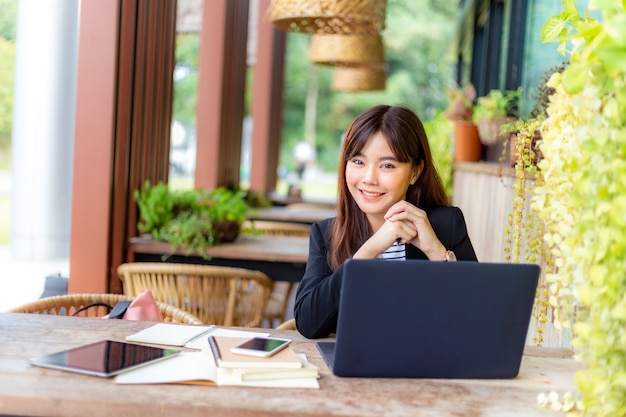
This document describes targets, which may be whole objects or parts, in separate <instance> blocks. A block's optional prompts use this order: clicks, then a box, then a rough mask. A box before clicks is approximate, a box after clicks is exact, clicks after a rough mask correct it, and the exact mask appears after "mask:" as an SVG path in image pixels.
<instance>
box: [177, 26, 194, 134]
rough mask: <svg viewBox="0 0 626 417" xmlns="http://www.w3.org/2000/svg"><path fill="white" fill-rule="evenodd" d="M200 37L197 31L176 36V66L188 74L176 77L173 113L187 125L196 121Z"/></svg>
mask: <svg viewBox="0 0 626 417" xmlns="http://www.w3.org/2000/svg"><path fill="white" fill-rule="evenodd" d="M199 47H200V37H199V35H198V34H197V33H185V34H179V35H178V36H177V37H176V66H177V68H178V69H179V70H182V71H186V75H185V76H183V77H181V78H177V79H175V82H174V99H173V104H172V106H173V110H172V115H173V119H174V120H178V121H179V122H181V123H183V124H187V125H194V124H195V121H196V103H197V98H198V93H197V87H198V53H199Z"/></svg>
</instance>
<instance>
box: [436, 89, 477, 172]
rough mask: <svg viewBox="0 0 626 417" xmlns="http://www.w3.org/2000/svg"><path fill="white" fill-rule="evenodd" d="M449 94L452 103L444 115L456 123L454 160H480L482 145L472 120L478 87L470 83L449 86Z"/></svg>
mask: <svg viewBox="0 0 626 417" xmlns="http://www.w3.org/2000/svg"><path fill="white" fill-rule="evenodd" d="M448 94H449V96H450V104H449V106H448V108H447V109H446V110H445V111H444V113H443V115H444V117H445V118H446V119H448V120H450V121H452V122H453V123H454V160H455V161H480V156H481V152H482V146H481V143H480V137H479V135H478V128H477V127H476V124H474V122H473V121H472V113H473V112H474V100H475V99H476V89H475V88H474V85H473V84H471V83H469V84H467V85H466V86H465V87H464V88H459V87H453V88H449V89H448Z"/></svg>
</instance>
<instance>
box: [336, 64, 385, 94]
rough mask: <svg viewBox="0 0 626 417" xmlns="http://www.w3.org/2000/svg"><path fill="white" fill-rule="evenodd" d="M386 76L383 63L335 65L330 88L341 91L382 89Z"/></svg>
mask: <svg viewBox="0 0 626 417" xmlns="http://www.w3.org/2000/svg"><path fill="white" fill-rule="evenodd" d="M386 78H387V74H386V72H385V67H384V66H383V65H362V66H358V67H342V66H339V67H335V72H334V74H333V81H332V85H331V88H332V89H333V90H335V91H343V92H357V91H376V90H384V89H385V84H386Z"/></svg>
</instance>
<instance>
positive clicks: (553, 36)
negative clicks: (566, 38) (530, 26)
mask: <svg viewBox="0 0 626 417" xmlns="http://www.w3.org/2000/svg"><path fill="white" fill-rule="evenodd" d="M566 23H567V22H565V20H563V19H562V18H561V17H560V16H552V17H551V18H549V19H548V20H546V23H544V24H543V27H542V28H541V40H542V41H543V42H559V41H560V38H561V36H562V33H563V31H564V30H565V24H566Z"/></svg>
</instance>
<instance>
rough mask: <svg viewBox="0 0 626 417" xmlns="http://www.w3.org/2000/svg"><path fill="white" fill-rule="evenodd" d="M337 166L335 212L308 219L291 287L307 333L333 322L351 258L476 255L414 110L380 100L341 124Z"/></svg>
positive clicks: (329, 328) (322, 332)
mask: <svg viewBox="0 0 626 417" xmlns="http://www.w3.org/2000/svg"><path fill="white" fill-rule="evenodd" d="M339 166H340V167H342V166H343V167H344V168H343V169H339V175H338V184H339V186H338V187H339V192H338V199H337V217H335V218H331V219H326V220H323V221H321V222H317V223H315V224H313V226H312V227H311V235H310V236H311V238H310V240H311V244H310V245H309V257H308V262H307V268H306V272H305V274H304V277H303V278H302V280H301V282H300V286H299V287H298V291H297V294H296V302H295V308H294V315H295V319H296V325H297V327H298V330H299V331H300V333H302V334H303V335H304V336H306V337H309V338H319V337H326V336H328V335H329V334H331V333H334V332H336V330H337V314H338V306H339V294H340V292H341V285H342V279H343V270H344V268H343V265H344V263H345V262H346V261H347V260H348V259H351V258H353V259H374V258H383V259H397V260H398V259H399V260H404V259H429V260H432V261H443V260H448V261H451V260H453V259H454V258H455V256H454V255H456V258H458V259H459V260H468V261H475V260H476V254H475V252H474V248H473V247H472V243H471V242H470V239H469V236H468V234H467V228H466V226H465V219H464V217H463V213H462V212H461V210H459V209H458V208H456V207H449V206H448V197H447V195H446V192H445V190H444V187H443V184H442V181H441V179H440V178H439V175H438V173H437V170H436V169H435V166H434V163H433V158H432V155H431V151H430V147H429V144H428V139H427V137H426V132H425V131H424V127H423V125H422V122H421V121H420V119H419V118H418V117H417V115H416V114H415V113H413V111H411V110H409V109H408V108H406V107H397V106H387V105H379V106H375V107H372V108H371V109H369V110H366V111H365V112H363V113H361V115H359V116H358V117H357V118H356V119H355V120H354V122H353V123H352V124H351V125H350V127H349V128H348V130H347V132H346V135H345V140H344V143H343V147H342V150H341V157H340V162H339Z"/></svg>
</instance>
